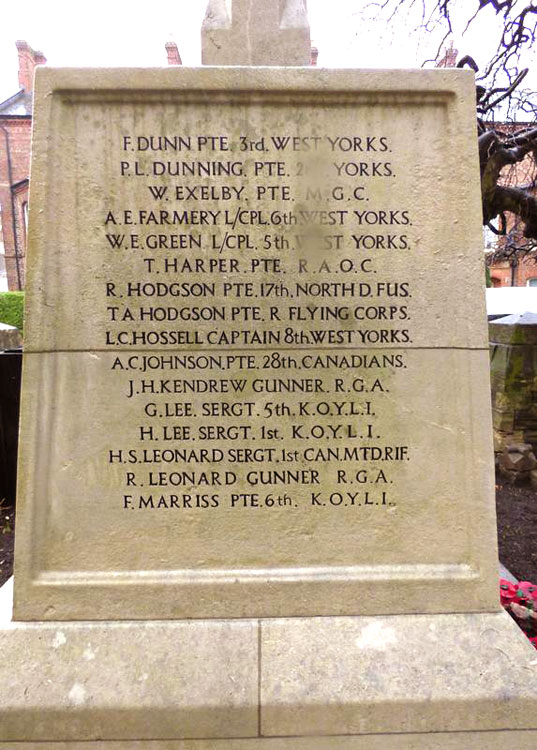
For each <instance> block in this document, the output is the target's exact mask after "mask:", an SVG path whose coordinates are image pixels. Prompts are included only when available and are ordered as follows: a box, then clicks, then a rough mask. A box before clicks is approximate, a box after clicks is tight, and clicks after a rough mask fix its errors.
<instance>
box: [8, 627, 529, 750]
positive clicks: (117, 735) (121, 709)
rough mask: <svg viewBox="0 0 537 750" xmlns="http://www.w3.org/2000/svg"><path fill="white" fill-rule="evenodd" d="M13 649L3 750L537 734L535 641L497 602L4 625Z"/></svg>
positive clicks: (450, 742) (447, 743) (451, 740)
mask: <svg viewBox="0 0 537 750" xmlns="http://www.w3.org/2000/svg"><path fill="white" fill-rule="evenodd" d="M258 628H259V630H258ZM6 645H8V646H9V649H10V653H11V654H12V658H11V659H9V660H4V661H3V662H2V663H0V685H1V686H2V695H1V706H2V710H3V713H2V715H1V718H2V721H0V748H2V750H4V748H8V747H9V750H11V748H13V747H14V748H18V747H19V745H18V742H19V741H20V742H21V743H27V746H26V747H25V746H24V744H22V747H23V748H25V750H28V749H29V748H31V749H32V750H34V747H33V746H32V742H35V743H36V742H37V741H38V740H40V741H43V743H44V747H45V750H49V748H47V744H46V743H47V742H48V743H50V750H52V748H55V745H54V742H53V741H56V742H57V745H56V746H57V747H58V748H60V747H62V744H60V741H61V742H66V743H67V742H69V743H72V744H68V745H65V747H66V748H67V750H73V747H74V748H77V741H78V742H79V743H81V742H82V741H84V743H87V747H92V746H94V747H95V748H98V749H99V750H108V748H109V747H112V748H113V750H118V748H122V747H123V746H125V747H128V748H129V750H132V748H133V747H134V748H136V747H137V743H136V741H135V740H138V741H139V743H140V744H139V746H140V747H141V748H144V750H146V748H150V749H151V748H153V747H154V748H155V750H156V749H157V748H158V749H159V750H160V748H163V749H164V750H169V748H172V749H173V750H175V748H176V747H177V748H182V747H183V746H182V745H181V744H180V743H178V741H179V740H181V739H188V738H193V741H192V742H191V743H189V742H186V743H185V744H184V750H187V749H188V750H190V748H191V750H195V748H199V749H200V750H205V748H207V749H208V748H212V747H214V748H226V750H228V748H229V750H239V749H240V748H244V750H246V749H248V750H250V749H251V750H255V749H256V748H259V750H263V748H269V749H271V748H272V747H273V748H274V750H279V749H280V747H281V748H282V750H283V748H289V750H290V749H291V748H293V750H296V748H297V747H299V748H301V747H302V746H303V744H302V743H304V744H305V743H306V739H307V741H308V742H309V743H311V744H310V745H307V746H308V747H318V748H320V749H322V750H325V749H326V750H328V749H330V750H332V749H333V748H334V747H336V748H337V747H339V745H338V744H337V743H338V742H340V741H343V738H340V740H336V739H335V737H334V736H335V735H340V737H341V735H355V736H354V737H352V738H351V737H350V736H349V737H347V738H346V740H345V741H346V742H348V743H351V740H352V742H360V743H361V744H357V745H353V744H350V745H349V747H351V748H352V747H356V748H359V750H362V748H363V747H366V748H371V750H373V749H374V750H377V748H379V749H380V748H386V747H388V748H393V750H400V749H401V750H407V749H408V748H409V747H412V748H423V750H431V748H438V749H439V750H444V749H445V750H447V749H448V748H449V750H451V749H452V748H453V749H455V748H456V750H460V748H461V747H462V748H466V747H467V746H468V748H470V747H472V748H473V747H478V748H481V747H483V748H485V747H486V748H487V750H490V747H496V746H495V745H494V744H486V743H487V742H492V743H493V742H495V741H496V733H501V732H502V731H503V730H506V729H508V728H510V727H514V728H516V730H517V731H514V732H513V733H512V734H508V735H507V734H506V735H505V737H503V736H502V739H503V741H504V742H505V740H506V739H507V738H512V739H513V740H515V739H518V738H519V736H520V732H522V731H523V730H524V731H525V732H527V734H523V735H522V736H524V737H526V736H528V737H532V738H533V737H534V736H535V735H534V733H535V732H536V731H537V714H536V712H535V711H534V710H533V706H534V701H535V682H536V675H535V671H536V670H537V659H536V658H535V651H534V650H533V649H532V647H531V646H530V644H529V642H528V641H527V639H526V638H525V636H524V635H523V634H522V632H521V631H520V630H519V629H518V628H517V626H516V625H515V623H514V622H513V621H512V620H511V619H510V618H509V617H508V615H507V614H506V613H503V612H502V613H498V614H468V615H436V616H434V617H428V616H411V615H409V616H399V617H372V618H369V617H364V618H288V619H284V620H271V621H263V622H261V623H253V622H244V621H243V622H240V623H238V622H211V623H208V622H191V623H142V622H138V623H125V624H117V623H107V622H104V623H93V624H90V623H48V624H46V625H44V624H39V625H33V624H30V625H20V624H19V625H12V626H11V627H10V628H9V629H8V630H6V629H0V646H1V647H2V650H3V651H4V650H5V646H6ZM466 732H470V733H472V740H473V742H474V743H475V744H474V745H467V744H465V743H466V742H467V741H468V742H469V741H470V738H469V737H467V736H466ZM435 733H441V734H442V733H454V734H453V736H451V735H450V737H448V736H447V734H446V735H445V736H438V737H436V736H435ZM475 733H477V735H476V734H475ZM372 735H376V736H375V737H373V736H372ZM393 735H395V736H393ZM226 737H227V738H230V740H231V738H236V739H235V740H234V741H233V742H231V741H228V743H226V742H225V741H224V739H225V738H226ZM202 738H205V739H204V743H205V744H204V743H202V742H199V740H201V739H202ZM246 738H250V739H246ZM269 738H274V739H272V740H270V739H269ZM276 738H277V739H276ZM291 738H292V739H293V740H295V741H296V742H297V744H295V745H292V744H291V745H290V744H287V743H289V740H290V739H291ZM301 738H302V739H301ZM431 739H435V740H436V739H438V741H439V743H440V744H437V745H435V744H430V740H431ZM97 740H99V741H100V744H99V743H98V742H97ZM112 740H113V741H114V744H112V745H109V743H111V742H112ZM142 740H144V741H145V743H147V744H145V743H142V742H141V741H142ZM157 740H160V742H157ZM196 740H197V741H198V742H196ZM239 740H240V741H239ZM440 740H442V742H443V743H444V744H442V743H441V742H440ZM16 741H17V742H16ZM271 741H272V742H273V743H276V744H274V745H271V744H270V742H271ZM131 742H132V744H130V743H131ZM323 742H324V743H326V744H323ZM10 743H11V744H10ZM248 743H249V744H248ZM278 743H280V744H278ZM334 743H335V744H334ZM364 743H365V744H364ZM368 743H369V744H368ZM375 743H376V744H375ZM382 743H384V744H382ZM116 745H117V747H116ZM84 747H86V744H85V745H84ZM342 747H343V748H345V747H346V746H345V745H343V746H342ZM499 747H501V746H500V745H498V748H499ZM522 747H524V745H522ZM528 747H529V746H528ZM36 750H37V748H36ZM39 750H41V743H40V744H39ZM77 750H78V748H77Z"/></svg>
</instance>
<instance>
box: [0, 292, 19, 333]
mask: <svg viewBox="0 0 537 750" xmlns="http://www.w3.org/2000/svg"><path fill="white" fill-rule="evenodd" d="M23 312H24V292H0V323H6V324H7V325H9V326H15V328H18V329H19V330H20V331H22V329H23Z"/></svg>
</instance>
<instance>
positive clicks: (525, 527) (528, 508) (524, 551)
mask: <svg viewBox="0 0 537 750" xmlns="http://www.w3.org/2000/svg"><path fill="white" fill-rule="evenodd" d="M497 482H498V483H497V485H496V513H497V515H498V545H499V551H500V560H501V561H502V563H503V564H504V565H505V567H506V568H507V569H508V570H509V571H510V572H511V573H512V574H513V575H514V576H515V578H518V580H519V581H531V582H532V583H537V491H536V490H534V489H533V488H532V487H531V486H529V485H527V484H525V485H520V486H513V485H511V484H508V483H507V482H505V483H503V482H502V480H501V479H498V480H497Z"/></svg>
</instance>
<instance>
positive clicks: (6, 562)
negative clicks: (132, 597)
mask: <svg viewBox="0 0 537 750" xmlns="http://www.w3.org/2000/svg"><path fill="white" fill-rule="evenodd" d="M497 481H498V484H497V485H496V509H497V514H498V543H499V548H500V560H501V561H502V563H503V564H504V565H505V566H506V568H508V570H510V571H511V573H512V574H513V575H514V576H516V578H518V580H519V581H531V582H532V583H537V491H536V490H534V489H532V488H531V487H530V486H529V485H522V486H513V485H511V484H508V483H507V482H505V483H503V482H502V480H501V479H498V480H497ZM14 516H15V513H14V510H13V508H4V507H2V506H0V586H1V585H2V584H3V583H4V582H5V581H6V580H7V579H8V578H9V576H10V575H11V573H12V570H13V542H14V537H15V535H14V533H13V526H14Z"/></svg>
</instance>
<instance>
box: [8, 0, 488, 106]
mask: <svg viewBox="0 0 537 750" xmlns="http://www.w3.org/2000/svg"><path fill="white" fill-rule="evenodd" d="M270 1H272V0H265V2H270ZM0 2H2V4H4V3H5V5H6V7H2V25H1V28H0V101H3V100H4V99H6V98H7V97H8V96H11V95H12V94H14V93H16V91H17V90H18V79H17V50H16V48H15V41H16V40H17V39H24V40H26V41H27V42H28V43H29V44H30V45H31V46H32V47H33V48H34V49H39V50H41V51H42V52H43V53H44V54H45V56H46V57H47V60H48V64H49V65H52V66H62V67H63V66H74V67H78V66H83V67H85V66H90V67H93V66H94V67H100V66H111V67H116V66H117V67H122V66H125V67H130V66H165V65H166V53H165V50H164V44H165V42H167V41H169V40H174V41H175V42H177V45H178V47H179V51H180V53H181V57H182V59H183V64H184V65H199V64H200V27H201V22H202V19H203V15H204V12H205V7H206V4H207V0H91V1H90V2H80V1H78V2H77V0H27V1H26V2H25V3H22V2H21V3H16V2H9V3H8V2H7V0H0ZM369 2H370V0H308V10H309V18H310V25H311V34H312V40H313V41H314V43H315V44H316V45H317V47H318V48H319V51H320V54H319V65H321V66H325V67H352V68H360V67H383V68H390V67H394V68H395V67H398V68H401V67H419V66H420V65H421V63H422V62H423V61H424V60H425V59H426V58H427V57H429V56H434V55H435V53H436V48H437V45H438V42H439V37H438V35H437V36H436V37H435V38H434V39H433V38H431V35H425V36H424V35H423V34H422V35H421V37H422V38H421V42H420V38H419V36H418V35H416V34H415V33H413V29H414V28H415V26H416V24H417V18H416V17H415V16H414V17H413V18H409V17H408V16H406V14H405V15H399V16H398V20H397V22H396V23H392V24H390V25H387V24H386V23H380V24H379V23H377V24H374V23H372V22H371V21H369V20H367V18H364V12H365V13H367V14H368V15H371V11H369V12H368V11H367V10H364V9H366V6H367V5H368V4H369ZM456 2H457V5H458V6H459V7H460V8H461V13H462V15H464V12H465V9H466V13H467V12H468V10H472V9H473V8H474V7H475V6H476V5H477V0H456ZM416 6H421V3H416ZM462 15H461V21H462ZM480 17H481V18H482V19H483V20H482V22H481V23H478V24H476V25H475V26H474V27H473V28H471V29H470V32H469V33H468V34H467V35H466V36H465V37H464V39H463V38H461V30H462V26H460V27H459V28H458V29H456V33H455V34H454V37H453V38H454V42H455V47H457V48H458V49H459V50H460V51H461V53H470V54H472V55H473V56H474V57H475V58H476V59H477V62H478V63H479V64H484V63H485V62H486V60H487V58H488V57H489V55H490V54H491V52H492V50H493V49H494V46H495V45H494V44H493V43H491V37H492V34H491V33H489V32H490V30H492V29H494V22H493V18H494V13H493V12H492V11H490V12H489V9H487V10H485V11H484V12H483V13H482V14H481V16H480ZM464 18H466V16H465V15H464ZM483 22H484V23H483Z"/></svg>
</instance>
